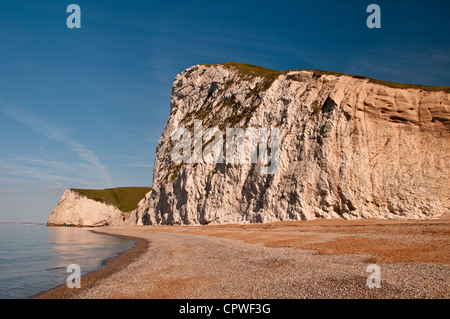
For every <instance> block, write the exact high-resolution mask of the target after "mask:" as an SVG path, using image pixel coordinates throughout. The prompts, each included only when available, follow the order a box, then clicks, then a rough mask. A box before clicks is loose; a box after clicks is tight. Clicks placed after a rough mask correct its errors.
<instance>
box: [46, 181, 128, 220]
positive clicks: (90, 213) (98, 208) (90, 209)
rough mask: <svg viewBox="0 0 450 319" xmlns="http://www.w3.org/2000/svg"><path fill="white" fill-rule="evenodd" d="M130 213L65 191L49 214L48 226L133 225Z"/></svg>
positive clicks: (73, 192) (76, 193)
mask: <svg viewBox="0 0 450 319" xmlns="http://www.w3.org/2000/svg"><path fill="white" fill-rule="evenodd" d="M133 217H134V215H133V214H132V213H124V212H122V211H120V210H119V209H118V208H117V207H115V206H114V205H110V204H105V203H102V202H99V201H95V200H93V199H90V198H88V197H86V196H83V195H81V194H79V193H78V192H76V191H73V190H70V189H68V190H66V191H65V192H64V194H63V196H62V197H61V200H60V201H59V203H58V205H57V206H56V208H55V210H54V211H53V212H52V213H51V214H50V217H49V219H48V222H47V225H49V226H63V225H65V226H77V227H98V226H107V225H109V226H116V225H124V224H130V223H131V224H134V223H135V219H133Z"/></svg>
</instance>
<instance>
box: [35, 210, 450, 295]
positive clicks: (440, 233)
mask: <svg viewBox="0 0 450 319" xmlns="http://www.w3.org/2000/svg"><path fill="white" fill-rule="evenodd" d="M97 231H99V232H102V233H107V234H112V235H118V236H122V237H123V236H127V237H128V238H133V239H135V240H136V241H138V245H137V246H136V247H134V248H132V249H130V250H128V251H126V252H124V253H123V254H121V255H120V256H118V257H115V258H113V259H111V260H109V261H108V263H107V267H106V269H102V270H99V271H97V272H94V273H92V274H89V275H87V276H84V277H82V279H81V286H82V287H81V288H80V289H69V288H67V287H66V286H61V287H59V288H57V289H54V290H51V291H50V292H47V293H46V294H43V295H40V296H38V298H108V299H110V298H152V299H153V298H182V299H188V298H218V299H223V298H267V299H281V298H402V299H403V298H446V299H447V298H450V218H448V217H447V218H441V219H435V220H355V221H345V220H323V219H322V220H312V221H295V222H276V223H267V224H245V225H208V226H126V227H125V226H124V227H102V228H99V229H98V230H97ZM370 264H377V265H378V266H379V267H380V275H381V287H380V288H369V287H368V285H367V279H368V277H369V276H370V275H371V273H370V272H367V267H368V266H369V265H370Z"/></svg>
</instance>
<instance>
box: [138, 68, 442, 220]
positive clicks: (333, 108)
mask: <svg viewBox="0 0 450 319" xmlns="http://www.w3.org/2000/svg"><path fill="white" fill-rule="evenodd" d="M179 128H184V129H185V130H184V131H183V130H182V131H181V133H182V134H178V136H172V137H178V138H179V139H178V140H176V139H175V138H171V135H172V134H173V133H174V132H175V131H176V130H177V129H179ZM208 128H216V130H215V131H212V134H216V133H217V132H220V133H217V134H219V135H222V136H223V139H222V140H220V139H219V137H220V136H219V135H214V136H215V137H214V138H213V139H211V137H208V136H206V135H207V134H205V136H203V137H202V138H201V139H199V138H198V137H199V136H201V133H202V132H203V133H206V132H207V131H206V130H207V129H208ZM227 128H228V129H229V128H242V129H244V130H245V132H247V133H248V132H251V131H250V128H253V129H254V130H256V132H259V133H261V132H262V131H263V130H264V129H266V130H267V140H268V141H269V142H268V151H267V155H269V157H268V158H269V159H271V161H269V163H268V165H266V164H267V161H266V164H264V162H263V161H261V159H264V158H261V157H258V161H257V162H256V163H255V162H254V161H251V154H250V153H248V152H247V153H246V154H247V155H246V158H245V159H247V161H246V162H245V163H238V162H237V160H236V158H237V157H235V160H234V162H232V161H230V160H228V161H227V159H231V157H229V156H231V155H232V154H234V155H235V156H237V155H238V154H237V152H238V151H237V149H235V150H234V151H231V148H230V149H228V150H227V149H226V145H225V144H226V138H227ZM186 132H188V133H189V134H187V133H186ZM210 133H211V132H210ZM277 133H278V135H276V134H277ZM257 136H258V135H257ZM274 136H275V137H278V140H277V139H272V137H274ZM184 138H185V139H184ZM182 139H184V140H183V141H184V144H183V145H181V144H179V142H180V141H181V140H182ZM188 141H190V142H188ZM259 141H261V135H259ZM216 142H217V143H216ZM220 142H222V144H221V143H220ZM277 142H278V148H277ZM180 145H181V146H186V145H187V146H186V147H184V148H183V147H181V146H180ZM216 145H223V147H222V152H223V154H221V155H223V162H222V163H217V161H213V162H211V161H209V163H207V162H208V161H207V156H205V153H206V154H211V155H216V154H218V151H219V150H220V146H219V148H217V149H215V150H216V152H211V149H212V147H215V146H216ZM180 149H183V151H180ZM257 151H259V154H258V155H261V152H263V151H264V148H261V145H260V148H259V149H257ZM177 152H179V154H182V155H186V154H188V153H189V152H190V153H191V158H190V160H189V158H188V157H185V158H184V159H185V161H186V160H189V161H188V163H184V162H183V163H179V162H177V161H176V159H177V158H176V157H174V156H173V153H177ZM227 153H228V154H227ZM202 154H203V157H201V155H202ZM174 159H175V160H174ZM449 173H450V94H449V93H445V92H443V91H435V92H431V91H427V90H422V89H414V88H407V89H399V88H393V87H388V86H385V85H380V84H376V83H372V81H370V80H369V79H367V78H362V77H355V76H350V75H336V74H325V73H324V72H315V71H305V70H303V71H289V72H276V71H271V70H267V69H263V68H256V67H255V68H253V67H249V66H242V65H238V64H232V63H227V64H222V65H214V66H207V65H197V66H193V67H191V68H189V69H187V70H186V71H184V72H183V73H181V74H179V75H178V76H177V77H176V78H175V82H174V85H173V91H172V98H171V113H170V116H169V119H168V120H167V122H166V124H165V127H164V130H163V133H162V136H161V139H160V141H159V144H158V147H157V157H156V162H155V166H154V172H153V190H152V192H151V193H149V194H148V195H147V196H146V198H145V199H144V200H143V201H141V203H140V204H139V207H138V209H137V210H136V212H135V220H137V221H138V223H143V224H208V223H230V222H267V221H275V220H300V219H312V218H319V217H323V218H345V219H351V218H370V217H374V218H426V217H433V216H437V215H440V214H443V213H449V212H450V200H449V199H450V192H449V189H450V187H449V186H450V182H449V181H450V179H449Z"/></svg>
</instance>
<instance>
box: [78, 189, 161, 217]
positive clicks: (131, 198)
mask: <svg viewBox="0 0 450 319" xmlns="http://www.w3.org/2000/svg"><path fill="white" fill-rule="evenodd" d="M151 190H152V188H151V187H117V188H107V189H71V191H74V192H76V193H78V194H80V195H83V196H86V197H87V198H89V199H92V200H95V201H97V202H101V203H106V204H111V205H114V206H116V207H117V208H118V209H120V210H121V211H122V212H130V211H132V210H134V209H136V207H137V204H138V203H139V201H140V200H141V199H143V198H144V197H145V194H147V193H148V192H150V191H151Z"/></svg>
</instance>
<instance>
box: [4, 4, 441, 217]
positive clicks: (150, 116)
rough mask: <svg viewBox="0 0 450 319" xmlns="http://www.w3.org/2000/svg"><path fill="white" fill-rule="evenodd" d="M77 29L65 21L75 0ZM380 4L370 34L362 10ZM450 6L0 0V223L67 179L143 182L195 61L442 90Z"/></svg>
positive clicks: (44, 206)
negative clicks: (180, 80)
mask: <svg viewBox="0 0 450 319" xmlns="http://www.w3.org/2000/svg"><path fill="white" fill-rule="evenodd" d="M71 3H75V4H78V5H79V6H80V8H81V29H69V28H67V26H66V19H67V17H68V16H69V13H67V12H66V8H67V6H68V5H69V4H71ZM371 3H376V4H378V5H379V6H380V8H381V29H369V28H367V26H366V19H367V17H368V15H369V13H366V8H367V6H368V5H369V4H371ZM449 12H450V1H428V2H425V1H378V0H373V1H325V0H316V1H270V2H264V1H244V0H241V1H213V0H210V1H175V0H174V1H169V2H167V1H125V0H109V1H99V0H89V1H81V0H70V1H63V0H48V1H42V0H33V1H29V0H22V1H16V0H7V1H1V3H0V136H1V137H0V221H34V222H46V221H47V218H48V215H49V213H50V212H51V211H52V210H53V209H54V207H55V206H56V204H57V202H58V200H59V198H60V196H61V195H62V193H63V191H64V189H66V188H106V187H117V186H151V184H152V170H153V163H154V158H155V148H156V145H157V143H158V140H159V137H160V135H161V131H162V128H163V126H164V123H165V121H166V119H167V117H168V115H169V113H170V104H169V101H170V93H171V86H172V82H173V79H174V77H175V76H176V75H177V74H178V73H180V72H182V71H183V70H184V69H186V68H188V67H190V66H192V65H195V64H199V63H210V64H215V63H222V62H226V61H237V62H243V63H250V64H255V65H260V66H264V67H268V68H272V69H277V70H287V69H302V68H312V69H320V70H332V71H338V72H346V73H353V74H361V75H365V76H370V77H373V78H377V79H381V80H387V81H394V82H401V83H419V84H425V85H450V72H449V71H450V42H449V34H450V24H449V22H448V13H449Z"/></svg>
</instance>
